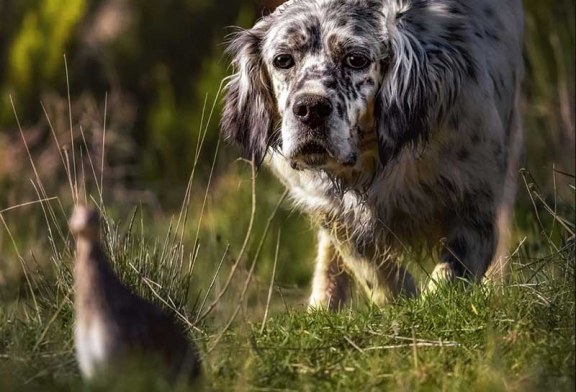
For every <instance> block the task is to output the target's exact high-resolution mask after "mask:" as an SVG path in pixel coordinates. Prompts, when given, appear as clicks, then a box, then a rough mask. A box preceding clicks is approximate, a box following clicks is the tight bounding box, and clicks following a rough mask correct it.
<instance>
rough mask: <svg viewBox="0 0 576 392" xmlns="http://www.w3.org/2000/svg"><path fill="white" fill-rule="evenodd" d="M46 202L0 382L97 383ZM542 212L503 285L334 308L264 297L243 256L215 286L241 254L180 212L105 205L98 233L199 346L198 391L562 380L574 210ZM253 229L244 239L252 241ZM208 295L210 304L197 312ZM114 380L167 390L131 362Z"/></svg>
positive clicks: (521, 387)
mask: <svg viewBox="0 0 576 392" xmlns="http://www.w3.org/2000/svg"><path fill="white" fill-rule="evenodd" d="M532 189H536V188H534V187H532ZM534 192H535V191H534ZM535 200H536V199H535ZM536 201H537V200H536ZM275 202H277V201H275ZM53 204H54V203H53ZM536 206H537V207H542V205H540V204H537V205H536ZM44 208H45V210H46V211H47V216H53V218H52V219H50V218H49V219H48V220H47V221H46V224H47V227H48V228H49V230H48V231H49V232H50V233H52V235H51V236H50V237H49V240H48V245H50V246H49V247H46V248H45V251H46V252H48V256H49V257H48V258H49V259H50V263H51V266H52V268H49V269H47V268H38V269H36V268H34V267H33V264H32V263H30V262H29V261H28V263H27V264H26V268H25V273H26V274H25V279H24V280H23V283H22V285H20V287H18V290H15V289H14V287H13V288H11V289H10V290H8V289H5V290H4V291H3V292H2V294H3V297H2V306H1V307H0V389H1V390H3V391H60V390H62V391H75V390H98V388H96V387H89V386H85V385H83V384H82V382H81V379H80V377H79V373H78V370H77V367H76V363H75V359H74V352H73V343H72V329H73V310H72V302H71V300H72V298H71V295H72V290H71V284H72V277H71V266H72V254H73V253H72V248H73V244H72V241H71V238H70V236H69V235H68V234H67V231H66V229H65V223H64V222H65V216H64V215H63V213H62V212H60V211H58V210H53V208H52V207H51V206H50V203H46V204H45V205H44ZM572 208H573V207H571V208H569V211H572V213H573V209H572ZM63 210H65V209H63ZM50 211H52V212H50ZM543 211H544V210H543V209H542V211H540V213H539V214H538V219H536V218H533V219H534V220H535V221H537V222H538V223H537V224H534V225H532V226H526V227H525V228H524V229H522V230H520V229H519V230H517V231H518V232H519V233H520V232H522V231H523V232H524V234H525V235H524V236H523V237H521V239H522V240H521V241H520V244H519V247H518V248H517V249H516V251H515V252H514V254H513V257H512V262H513V269H512V277H511V280H510V282H509V283H507V284H506V285H505V286H504V287H489V286H483V285H473V286H468V287H460V286H455V287H451V288H445V289H443V290H442V291H441V292H439V293H438V294H437V295H434V296H432V297H430V298H427V299H426V300H421V299H418V300H408V299H399V300H398V301H397V302H396V303H394V304H392V305H390V306H387V307H385V308H383V309H377V308H374V307H371V306H369V305H368V304H367V302H366V300H365V299H364V298H363V297H362V296H360V295H357V296H356V297H355V298H354V300H353V302H352V303H351V304H350V306H349V308H347V309H345V310H343V311H342V312H340V313H335V314H333V313H325V312H316V313H308V312H307V311H306V310H305V308H304V306H303V304H304V301H305V300H304V297H305V295H306V290H307V289H304V288H301V289H296V290H294V289H292V291H293V292H294V291H295V292H296V294H294V293H292V294H290V290H289V289H286V288H284V289H283V288H282V287H280V286H278V285H273V286H272V288H275V289H274V290H272V291H271V293H272V301H271V303H270V304H267V297H268V287H269V284H268V283H266V282H263V281H259V278H258V277H257V276H254V274H253V271H252V272H251V271H250V269H251V268H250V267H251V263H239V264H238V265H239V267H238V270H237V271H236V273H235V275H234V276H233V278H232V279H231V284H230V286H228V287H227V289H226V290H224V289H225V284H224V282H225V281H226V277H227V276H228V274H229V273H230V272H231V271H232V270H233V268H232V267H231V266H230V265H233V264H234V262H235V260H234V258H235V257H237V256H239V255H238V253H235V254H233V255H230V260H229V262H228V263H227V265H224V266H221V267H218V265H219V263H217V261H218V260H209V259H206V258H203V257H202V256H201V251H199V252H197V254H195V253H194V252H192V251H191V249H190V246H189V245H190V242H191V241H189V242H188V243H186V242H185V241H184V242H183V241H182V240H181V238H185V237H186V236H184V237H181V236H179V235H177V233H178V230H179V228H178V226H179V225H178V224H177V223H175V222H176V221H177V217H175V218H174V220H173V221H172V222H173V223H172V225H170V226H169V228H168V229H167V234H165V235H164V236H158V237H156V236H150V235H149V234H148V232H149V231H152V227H151V225H150V221H149V220H150V219H151V218H149V217H146V216H145V214H142V213H141V209H140V208H136V209H134V211H133V213H132V214H130V215H128V216H127V217H126V218H125V219H124V220H123V221H122V222H120V221H117V220H115V219H113V218H112V217H110V215H109V214H108V213H106V212H104V213H105V224H104V233H105V236H104V238H105V243H106V245H107V248H108V252H109V254H110V255H111V260H112V262H113V264H114V267H115V269H116V271H117V272H118V274H119V275H120V276H121V277H122V279H123V280H124V281H125V282H127V283H128V284H129V285H130V286H131V287H132V288H133V289H134V290H135V291H137V292H138V293H140V294H141V295H143V296H145V297H148V298H149V299H151V300H153V301H155V302H157V303H158V304H160V305H161V306H164V307H165V308H168V309H171V310H172V311H173V312H176V313H177V314H178V316H179V319H180V320H181V321H182V323H183V325H185V326H188V329H189V331H190V337H191V338H193V339H195V340H196V341H197V342H198V344H199V345H200V347H201V351H202V353H203V357H204V370H205V377H204V379H203V381H202V383H203V384H202V385H203V387H204V389H206V390H262V391H273V390H294V391H324V390H325V391H333V390H341V391H348V390H367V391H370V390H374V391H381V390H400V391H413V390H423V391H428V390H445V391H453V390H462V391H471V390H472V391H508V390H513V391H530V390H534V391H536V390H550V391H552V390H554V391H556V390H565V391H572V390H574V387H575V370H574V369H575V351H574V350H575V324H574V314H575V289H576V287H575V283H574V281H575V268H574V267H575V264H574V255H575V243H574V236H573V234H572V233H571V230H573V222H574V220H573V219H571V220H570V219H563V218H560V217H558V216H556V217H555V216H554V215H551V214H545V213H544V212H543ZM64 214H65V213H64ZM560 219H563V220H562V222H563V223H564V225H565V226H562V225H560V224H558V222H560ZM147 220H148V221H147ZM529 220H530V219H529ZM269 227H270V225H268V227H266V228H264V229H263V231H260V235H261V237H262V238H264V237H266V231H269ZM149 229H150V230H149ZM58 230H60V231H59V234H58ZM155 230H158V227H156V228H155ZM7 231H8V233H10V230H7ZM255 237H256V238H255V239H254V241H253V243H254V244H255V245H254V246H256V245H258V244H259V243H260V242H261V241H260V239H259V238H258V236H256V235H255ZM273 237H274V236H273ZM248 242H250V241H248ZM274 242H276V239H274ZM281 246H282V243H279V247H281ZM256 248H257V247H256ZM200 249H201V248H200ZM237 252H241V250H240V251H237ZM17 253H18V254H20V255H21V256H20V257H21V259H22V260H24V259H25V258H26V257H25V256H22V253H23V252H21V251H19V252H17ZM247 253H248V254H249V256H246V257H245V258H246V261H251V260H257V259H258V257H259V252H258V251H257V250H254V249H252V250H251V251H249V252H247ZM45 256H46V255H45ZM35 259H36V257H32V260H35ZM194 260H196V261H194ZM223 260H226V259H225V258H224V259H223ZM224 262H225V261H223V263H224ZM279 262H282V260H280V261H279ZM202 264H204V265H202ZM192 266H193V267H192ZM208 277H210V278H208ZM212 277H214V279H213V280H212ZM249 283H250V284H249ZM223 291H226V292H225V294H224V295H222V296H220V295H219V294H218V293H220V292H223ZM220 297H221V298H220ZM214 301H215V302H214ZM212 302H214V304H215V305H216V306H215V307H214V310H213V311H212V312H209V313H208V314H206V315H205V317H201V318H200V319H199V317H198V315H202V314H204V313H206V311H207V309H208V308H210V303H212ZM266 309H268V310H269V314H268V315H267V318H266V320H265V321H264V316H263V313H264V311H265V310H266ZM144 386H145V387H144ZM108 387H109V386H108ZM108 387H106V388H105V389H104V390H109V388H108ZM113 390H118V391H123V390H158V391H164V390H170V388H169V386H167V385H166V384H164V383H163V382H162V381H161V380H157V379H154V378H151V376H150V375H149V374H148V372H140V373H138V372H135V373H131V374H130V375H129V376H127V378H126V379H125V380H123V382H122V383H121V384H115V385H114V388H113ZM181 390H183V391H185V390H186V388H184V387H183V388H181Z"/></svg>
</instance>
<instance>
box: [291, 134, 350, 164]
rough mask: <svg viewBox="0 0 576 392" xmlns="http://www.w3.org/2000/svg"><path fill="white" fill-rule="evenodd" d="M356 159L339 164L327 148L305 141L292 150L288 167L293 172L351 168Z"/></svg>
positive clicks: (317, 143)
mask: <svg viewBox="0 0 576 392" xmlns="http://www.w3.org/2000/svg"><path fill="white" fill-rule="evenodd" d="M354 164H356V157H355V156H353V157H351V158H350V159H348V160H346V161H344V162H339V160H338V159H336V155H335V154H334V153H332V152H331V151H330V149H329V148H327V147H326V146H324V145H323V144H321V143H319V142H317V141H307V142H304V143H302V144H301V145H300V146H299V147H298V148H296V149H295V150H294V153H293V154H291V156H290V165H291V166H292V168H293V169H295V170H303V169H323V168H328V167H329V166H340V165H344V166H353V165H354Z"/></svg>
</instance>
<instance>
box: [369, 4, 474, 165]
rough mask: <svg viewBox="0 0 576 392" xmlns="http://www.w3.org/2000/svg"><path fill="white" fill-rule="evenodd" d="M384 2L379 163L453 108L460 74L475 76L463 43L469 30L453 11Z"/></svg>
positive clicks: (414, 143) (416, 142) (416, 140)
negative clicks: (386, 53)
mask: <svg viewBox="0 0 576 392" xmlns="http://www.w3.org/2000/svg"><path fill="white" fill-rule="evenodd" d="M388 4H389V5H388V6H387V7H389V8H390V9H387V10H386V12H385V13H384V14H385V23H384V25H385V32H386V34H385V35H386V38H385V41H386V42H387V43H388V45H389V46H388V48H387V49H388V51H389V56H388V61H387V62H386V64H385V65H384V71H383V72H385V78H384V81H383V85H382V89H381V92H380V96H379V100H380V101H379V104H378V105H377V106H376V110H377V119H378V139H379V150H380V159H381V161H382V163H383V164H386V163H388V162H389V161H390V160H392V159H394V157H396V156H397V155H398V154H399V153H400V152H401V151H402V150H403V149H404V148H405V147H408V148H410V147H419V146H421V145H422V144H423V143H425V142H426V141H427V140H428V138H429V135H430V133H431V132H433V131H434V128H436V127H438V126H439V125H440V124H441V123H442V121H443V120H445V118H446V117H447V115H448V114H449V113H450V110H451V108H452V107H453V106H454V104H455V102H456V99H457V95H458V91H459V90H460V85H461V80H462V78H463V77H464V76H466V75H468V76H471V77H475V66H474V64H472V60H471V56H470V55H469V54H468V52H467V48H466V46H465V43H466V42H467V37H466V35H467V34H469V31H468V30H467V26H466V24H465V22H464V21H462V14H461V13H460V12H459V10H457V9H452V10H448V9H438V8H432V7H429V6H428V3H427V2H415V3H413V4H411V5H409V6H408V7H410V8H406V7H405V6H402V5H399V4H398V3H396V2H390V3H388ZM394 7H396V9H394ZM402 7H404V8H403V9H402Z"/></svg>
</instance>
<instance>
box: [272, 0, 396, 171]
mask: <svg viewBox="0 0 576 392" xmlns="http://www.w3.org/2000/svg"><path fill="white" fill-rule="evenodd" d="M361 4H362V5H359V4H355V3H354V2H348V3H347V2H343V3H341V4H340V5H338V6H337V7H328V6H326V7H316V8H314V7H306V8H305V9H304V8H303V7H296V6H294V7H291V8H289V9H287V10H286V11H284V12H282V13H281V14H280V16H279V17H278V18H277V20H276V22H275V23H274V25H272V26H271V27H270V30H269V31H268V33H267V34H266V36H265V38H264V40H263V41H262V61H263V64H264V67H265V69H266V72H267V74H268V75H269V78H270V83H271V85H272V94H273V97H274V101H275V103H276V108H277V111H278V116H279V121H280V142H279V143H278V148H279V149H280V151H281V153H282V154H283V155H284V157H285V158H287V159H288V160H289V161H290V163H291V165H292V167H293V168H296V169H301V168H322V169H328V170H329V169H331V168H334V167H341V166H342V165H343V166H353V165H355V164H356V162H357V160H358V158H359V156H360V155H361V153H362V149H361V147H362V142H363V141H365V140H367V139H370V136H371V135H375V117H374V102H375V99H376V94H377V92H378V89H379V87H380V85H381V79H382V67H383V63H384V61H385V53H384V51H383V49H384V45H383V44H382V38H381V37H380V29H379V25H378V21H379V18H378V17H377V15H378V12H377V10H376V9H371V8H370V6H369V5H368V4H367V3H366V2H363V3H361Z"/></svg>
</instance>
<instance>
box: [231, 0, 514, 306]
mask: <svg viewBox="0 0 576 392" xmlns="http://www.w3.org/2000/svg"><path fill="white" fill-rule="evenodd" d="M522 35H523V10H522V4H521V1H520V0H291V1H288V2H286V3H284V4H283V5H281V6H279V7H278V8H277V9H276V10H275V11H274V12H273V13H271V14H270V15H268V16H265V17H263V18H262V19H260V20H259V21H258V22H257V23H256V24H255V25H254V27H252V28H251V29H249V30H243V31H241V32H239V33H238V34H237V35H235V36H234V38H233V39H232V40H231V43H230V45H229V51H230V53H231V54H232V56H233V65H234V67H235V73H234V74H233V75H231V76H230V77H229V79H228V83H227V85H226V94H225V106H224V111H223V116H222V123H221V128H222V132H223V134H224V136H225V137H226V138H228V139H231V140H234V141H236V142H237V143H238V144H240V146H241V147H242V148H243V153H244V156H245V157H247V158H249V159H253V160H254V162H255V164H256V165H260V164H261V163H264V164H265V165H267V166H269V167H271V169H272V170H273V172H274V173H275V174H276V175H277V176H278V178H279V179H280V180H281V181H282V182H283V183H284V184H285V186H286V187H287V188H288V189H289V191H290V194H291V197H292V199H293V200H294V203H295V205H296V206H298V207H299V208H300V209H301V210H303V211H305V212H306V213H307V214H309V215H310V216H312V217H313V220H314V221H315V223H316V224H317V226H318V228H319V229H318V230H319V245H318V255H317V259H316V267H315V271H314V277H313V282H312V286H313V287H312V295H311V298H310V302H309V304H310V306H311V307H313V308H314V307H323V308H329V309H336V308H338V307H339V306H341V305H342V304H343V303H344V302H345V301H346V299H347V297H348V296H349V294H350V290H349V288H348V285H349V278H350V277H353V278H354V279H355V281H356V282H357V283H358V284H359V285H360V286H361V287H363V289H364V290H365V292H366V293H367V295H368V296H369V297H370V299H371V300H372V301H374V302H375V303H377V304H383V303H386V302H388V301H390V300H391V299H392V298H394V297H395V296H397V295H398V294H404V295H408V296H411V295H416V294H417V293H418V292H419V291H420V290H419V288H418V285H417V284H416V283H415V279H414V278H413V277H412V276H411V274H410V273H409V271H408V268H407V267H410V266H418V265H421V263H419V262H416V263H411V264H410V266H409V265H407V262H408V261H410V260H417V261H418V260H423V259H432V260H434V261H435V268H434V270H433V271H432V273H431V274H430V276H429V279H428V283H427V284H425V285H423V291H424V292H425V293H428V292H431V291H433V290H435V289H436V287H437V285H438V283H439V282H450V281H454V280H456V279H460V278H461V279H464V280H467V281H479V280H481V279H482V278H483V277H484V276H485V275H486V274H487V271H488V270H489V268H490V269H494V267H495V266H496V265H499V264H498V261H497V260H496V259H501V258H502V254H503V252H502V251H501V250H502V249H505V240H504V237H506V234H505V231H506V230H505V229H502V227H506V223H507V221H509V219H510V215H511V210H512V207H513V202H514V197H515V187H516V186H515V183H516V173H517V171H518V165H519V163H518V162H519V160H520V155H521V150H522V148H521V145H522V130H521V124H520V119H519V113H518V96H519V86H520V82H521V79H522V74H523V65H522Z"/></svg>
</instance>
